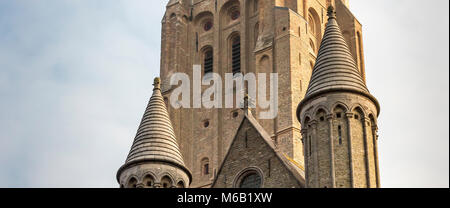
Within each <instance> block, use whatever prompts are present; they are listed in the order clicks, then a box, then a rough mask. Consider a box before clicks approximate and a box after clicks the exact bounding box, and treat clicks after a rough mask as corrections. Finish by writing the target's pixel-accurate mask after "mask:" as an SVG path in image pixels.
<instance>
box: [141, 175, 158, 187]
mask: <svg viewBox="0 0 450 208" xmlns="http://www.w3.org/2000/svg"><path fill="white" fill-rule="evenodd" d="M155 181H156V176H155V175H154V174H153V173H151V172H147V173H145V174H144V177H143V178H142V183H143V184H144V187H145V188H153V187H154V186H155Z"/></svg>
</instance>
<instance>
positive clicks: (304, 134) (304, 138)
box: [301, 124, 309, 188]
mask: <svg viewBox="0 0 450 208" xmlns="http://www.w3.org/2000/svg"><path fill="white" fill-rule="evenodd" d="M304 125H305V126H306V125H308V124H304ZM301 134H302V143H303V157H304V158H305V178H306V188H309V187H308V179H309V174H308V170H309V156H308V151H309V149H307V148H308V147H307V146H308V145H307V142H308V130H307V129H306V128H303V129H302V131H301Z"/></svg>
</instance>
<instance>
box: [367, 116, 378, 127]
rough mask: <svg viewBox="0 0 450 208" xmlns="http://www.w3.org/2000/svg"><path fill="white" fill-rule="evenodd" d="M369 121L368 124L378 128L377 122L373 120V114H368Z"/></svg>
mask: <svg viewBox="0 0 450 208" xmlns="http://www.w3.org/2000/svg"><path fill="white" fill-rule="evenodd" d="M369 119H370V122H371V125H372V126H378V121H377V119H376V118H375V116H374V114H372V113H370V114H369Z"/></svg>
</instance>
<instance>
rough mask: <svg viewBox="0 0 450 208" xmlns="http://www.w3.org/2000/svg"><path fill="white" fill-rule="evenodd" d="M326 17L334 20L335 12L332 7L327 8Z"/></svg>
mask: <svg viewBox="0 0 450 208" xmlns="http://www.w3.org/2000/svg"><path fill="white" fill-rule="evenodd" d="M327 15H328V18H329V19H336V10H335V9H334V7H333V6H329V7H328V11H327Z"/></svg>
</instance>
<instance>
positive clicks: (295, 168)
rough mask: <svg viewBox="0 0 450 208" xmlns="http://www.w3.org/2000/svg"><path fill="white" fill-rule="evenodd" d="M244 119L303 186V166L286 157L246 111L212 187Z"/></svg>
mask: <svg viewBox="0 0 450 208" xmlns="http://www.w3.org/2000/svg"><path fill="white" fill-rule="evenodd" d="M245 121H248V122H249V123H250V125H252V126H253V127H254V129H255V130H256V131H257V132H258V133H259V135H260V136H261V138H262V139H263V140H264V141H265V143H266V144H267V146H268V147H269V149H270V150H272V151H273V153H274V154H275V156H276V157H277V158H278V159H279V160H280V161H281V164H283V165H284V166H285V167H286V169H287V170H288V171H289V172H290V173H291V174H292V176H293V177H294V178H295V179H296V180H297V182H298V183H299V184H300V186H302V187H304V186H305V172H304V170H303V167H301V166H300V165H299V164H297V163H296V162H295V161H294V160H292V159H290V158H289V157H287V156H286V155H285V154H284V153H282V152H281V151H280V150H279V149H277V148H276V146H275V144H274V143H273V141H272V138H271V137H270V136H269V134H268V133H267V132H266V131H265V130H264V128H263V127H262V126H261V125H260V124H259V122H258V121H257V120H256V119H255V118H254V117H253V116H252V114H251V113H249V112H246V113H245V115H244V118H243V119H242V122H241V124H240V126H239V128H238V130H237V132H236V134H235V136H234V138H233V142H231V145H230V148H228V153H227V154H226V156H225V158H224V160H223V161H222V164H221V165H220V168H219V171H218V172H217V175H216V178H215V179H214V182H213V184H212V187H214V185H215V184H216V182H217V179H218V176H219V175H220V173H221V172H222V169H223V166H224V165H225V163H226V161H227V159H228V157H229V155H230V152H231V148H232V147H233V145H234V143H235V142H236V140H237V139H238V133H239V131H240V130H241V128H242V126H243V125H244V123H245Z"/></svg>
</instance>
